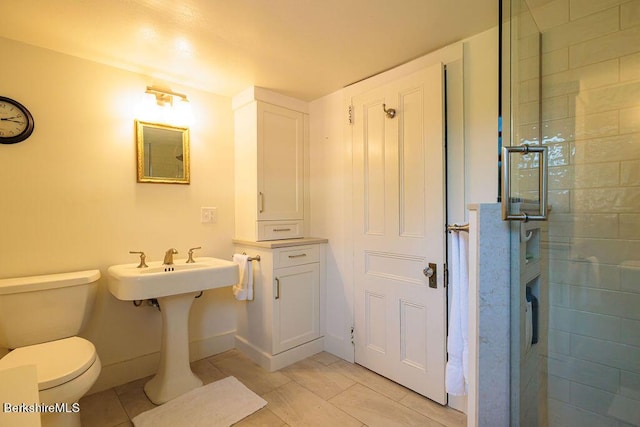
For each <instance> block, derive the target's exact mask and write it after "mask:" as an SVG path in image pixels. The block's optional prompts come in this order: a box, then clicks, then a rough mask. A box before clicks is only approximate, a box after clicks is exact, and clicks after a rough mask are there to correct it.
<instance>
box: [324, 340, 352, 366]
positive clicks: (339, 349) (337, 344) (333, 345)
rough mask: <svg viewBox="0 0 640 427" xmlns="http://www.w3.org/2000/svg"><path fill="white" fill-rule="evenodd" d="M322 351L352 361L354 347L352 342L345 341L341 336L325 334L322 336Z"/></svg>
mask: <svg viewBox="0 0 640 427" xmlns="http://www.w3.org/2000/svg"><path fill="white" fill-rule="evenodd" d="M324 351H326V352H327V353H331V354H333V355H334V356H338V357H339V358H341V359H344V360H346V361H347V362H351V363H353V361H354V349H353V344H351V343H350V342H349V343H347V340H345V339H344V338H342V337H339V336H336V335H329V334H327V335H325V337H324Z"/></svg>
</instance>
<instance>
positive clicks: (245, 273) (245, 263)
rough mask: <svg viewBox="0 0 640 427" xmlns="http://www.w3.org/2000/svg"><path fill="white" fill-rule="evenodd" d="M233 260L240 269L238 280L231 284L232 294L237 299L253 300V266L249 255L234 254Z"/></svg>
mask: <svg viewBox="0 0 640 427" xmlns="http://www.w3.org/2000/svg"><path fill="white" fill-rule="evenodd" d="M233 262H236V263H238V268H239V269H240V281H239V282H238V283H237V284H235V285H233V295H234V296H235V297H236V299H237V300H238V301H247V300H249V301H251V300H253V266H252V265H251V261H249V256H248V255H244V254H234V255H233Z"/></svg>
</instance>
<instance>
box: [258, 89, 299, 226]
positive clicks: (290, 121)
mask: <svg viewBox="0 0 640 427" xmlns="http://www.w3.org/2000/svg"><path fill="white" fill-rule="evenodd" d="M304 138H305V129H304V114H303V113H300V112H298V111H293V110H289V109H287V108H282V107H278V106H275V105H271V104H265V103H263V102H260V103H258V195H257V196H258V220H283V219H284V220H286V219H303V215H304V212H303V207H304V182H303V181H304V145H305V144H304Z"/></svg>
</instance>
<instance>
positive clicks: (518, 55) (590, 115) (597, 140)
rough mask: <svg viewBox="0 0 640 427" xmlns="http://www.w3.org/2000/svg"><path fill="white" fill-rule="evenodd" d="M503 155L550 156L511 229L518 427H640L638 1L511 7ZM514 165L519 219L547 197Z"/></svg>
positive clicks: (533, 175) (533, 196)
mask: <svg viewBox="0 0 640 427" xmlns="http://www.w3.org/2000/svg"><path fill="white" fill-rule="evenodd" d="M501 10H502V17H501V18H502V19H501V39H502V40H501V46H502V53H501V60H502V67H501V69H502V82H501V88H502V98H501V99H502V106H501V107H502V108H501V110H502V124H503V135H502V144H503V145H505V146H521V145H523V144H527V145H531V146H532V147H546V154H544V156H546V160H547V166H548V175H546V178H547V183H548V193H547V195H548V201H549V206H550V210H549V215H548V220H547V221H539V222H538V221H526V222H525V221H514V222H512V223H511V235H512V237H511V253H512V258H511V271H512V277H511V387H510V388H511V411H510V413H511V415H510V417H511V423H510V424H511V425H512V426H580V427H583V426H598V427H601V426H639V425H640V1H638V0H503V2H502V4H501ZM541 160H542V159H541V154H540V153H536V152H534V153H531V152H530V153H518V154H515V153H514V154H513V155H511V156H509V157H508V158H505V157H503V158H502V159H501V161H502V163H503V165H504V164H505V163H506V162H509V165H508V166H510V168H509V169H510V176H509V177H508V180H509V183H510V184H511V185H510V190H511V191H510V194H508V195H503V196H502V197H503V199H505V198H506V201H507V202H509V208H510V209H512V210H514V211H516V212H520V211H525V212H526V211H527V209H532V210H536V209H538V208H539V207H540V204H539V203H538V201H539V200H540V199H541V198H543V197H542V196H543V194H541V191H540V187H539V183H540V179H539V178H540V176H539V170H540V168H539V166H540V163H541Z"/></svg>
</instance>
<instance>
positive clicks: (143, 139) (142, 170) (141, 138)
mask: <svg viewBox="0 0 640 427" xmlns="http://www.w3.org/2000/svg"><path fill="white" fill-rule="evenodd" d="M135 124H136V146H137V152H138V156H137V163H138V182H157V183H164V184H189V182H190V177H189V128H186V127H179V126H170V125H166V124H160V123H150V122H144V121H140V120H136V121H135Z"/></svg>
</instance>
